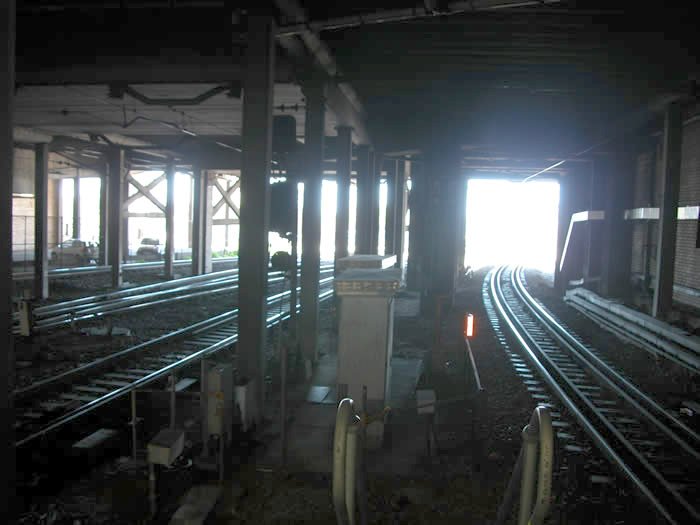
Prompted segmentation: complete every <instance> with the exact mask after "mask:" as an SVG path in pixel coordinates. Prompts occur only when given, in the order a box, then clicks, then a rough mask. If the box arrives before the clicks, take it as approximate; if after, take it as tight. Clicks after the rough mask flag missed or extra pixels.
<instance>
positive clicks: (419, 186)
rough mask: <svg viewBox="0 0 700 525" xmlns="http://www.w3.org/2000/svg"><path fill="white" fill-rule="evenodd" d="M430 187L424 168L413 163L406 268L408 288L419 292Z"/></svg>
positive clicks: (421, 281)
mask: <svg viewBox="0 0 700 525" xmlns="http://www.w3.org/2000/svg"><path fill="white" fill-rule="evenodd" d="M427 194H428V185H427V181H426V178H425V173H424V170H423V166H422V165H419V164H416V163H415V162H412V163H411V192H410V193H409V195H408V206H409V209H410V211H411V216H410V223H409V230H408V261H407V262H408V264H407V268H406V286H407V287H408V289H409V290H413V291H417V290H420V289H421V288H422V286H423V276H424V273H423V266H424V264H423V260H424V257H425V255H426V253H425V247H424V242H423V239H424V237H425V235H424V233H423V232H424V231H426V228H427V225H426V220H427V214H426V209H425V207H426V202H427Z"/></svg>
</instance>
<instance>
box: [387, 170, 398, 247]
mask: <svg viewBox="0 0 700 525" xmlns="http://www.w3.org/2000/svg"><path fill="white" fill-rule="evenodd" d="M397 163H398V161H397V160H395V159H387V160H386V161H384V165H385V168H386V214H385V221H384V255H393V254H395V253H396V214H397V211H396V210H397V206H398V202H397V201H396V187H397V183H396V179H397Z"/></svg>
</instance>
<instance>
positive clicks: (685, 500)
mask: <svg viewBox="0 0 700 525" xmlns="http://www.w3.org/2000/svg"><path fill="white" fill-rule="evenodd" d="M488 279H489V280H490V282H489V289H490V294H491V296H492V300H493V304H494V305H495V308H496V310H497V311H498V314H499V315H500V317H501V319H502V320H503V322H504V323H505V324H506V325H507V326H508V328H509V330H510V332H511V333H512V335H513V336H514V338H515V339H516V340H517V342H518V343H519V345H520V347H521V348H522V354H523V355H524V356H525V358H526V359H527V360H528V361H529V362H530V364H531V365H532V367H533V368H534V369H535V371H536V372H537V374H538V375H539V376H540V377H541V378H542V380H543V382H544V383H546V385H547V390H548V391H550V392H551V393H552V396H553V397H554V398H557V400H558V402H559V403H560V404H561V405H562V406H563V407H565V409H566V411H567V412H568V413H569V414H570V415H571V416H572V417H573V418H574V419H575V421H576V423H577V424H578V426H580V427H581V429H582V430H583V431H584V432H585V433H586V434H587V436H588V437H589V438H590V440H591V441H592V442H593V443H594V444H595V446H596V447H597V448H598V449H599V450H600V452H601V453H602V455H603V456H604V457H605V458H606V459H607V460H608V461H609V462H610V463H611V464H612V465H613V466H614V467H616V469H617V471H618V472H619V473H620V474H621V475H622V476H624V477H625V478H626V479H627V480H628V481H629V482H630V483H631V484H632V486H633V487H634V488H635V490H637V491H638V492H641V493H642V494H643V495H644V496H645V497H646V499H647V500H648V501H649V502H650V503H651V505H652V506H653V507H654V509H655V510H656V511H657V512H658V513H659V515H660V516H661V517H663V519H664V520H665V521H666V522H667V523H673V524H679V525H680V524H687V523H697V522H698V521H700V514H699V510H698V504H699V503H700V479H699V476H698V473H699V472H700V436H699V435H698V434H697V433H696V432H695V431H694V430H693V429H691V428H689V427H688V426H687V425H686V424H685V423H684V422H682V421H680V420H679V419H678V418H676V417H675V416H674V415H673V414H671V413H670V412H669V411H668V410H666V409H665V408H664V407H662V406H660V405H659V404H658V403H657V402H656V401H655V400H653V399H652V398H651V397H649V396H648V395H646V394H645V393H644V392H643V391H641V390H640V389H639V388H638V387H637V386H635V385H634V384H632V382H631V381H630V380H629V379H627V378H626V377H625V376H624V375H623V374H621V373H620V372H618V371H616V370H615V369H614V368H613V367H611V366H610V365H608V364H607V363H606V362H605V361H604V359H603V358H601V356H600V355H598V353H597V352H596V350H595V349H593V348H590V347H588V346H587V345H586V344H585V343H583V341H582V340H581V339H579V338H578V337H577V336H576V335H574V334H572V333H571V331H570V330H568V329H567V327H566V326H565V325H563V324H562V323H561V322H560V321H558V320H557V319H556V318H555V317H554V316H553V315H552V314H551V313H549V311H548V310H547V309H546V308H544V307H543V306H542V305H541V304H539V303H538V302H537V301H536V300H535V299H534V298H533V297H532V296H531V295H530V294H529V292H528V291H527V288H526V286H525V283H524V272H523V270H522V268H517V269H512V268H505V267H501V268H498V269H497V270H494V271H492V272H491V274H490V277H489V278H488Z"/></svg>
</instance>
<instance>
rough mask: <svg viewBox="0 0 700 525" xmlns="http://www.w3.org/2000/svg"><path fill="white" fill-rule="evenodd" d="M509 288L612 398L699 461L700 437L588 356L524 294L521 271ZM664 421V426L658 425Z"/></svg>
mask: <svg viewBox="0 0 700 525" xmlns="http://www.w3.org/2000/svg"><path fill="white" fill-rule="evenodd" d="M512 282H513V286H514V287H515V290H516V292H517V293H518V295H519V296H520V297H521V298H522V300H523V303H524V304H525V306H527V308H528V309H529V310H530V312H531V313H532V315H534V316H535V317H536V318H537V319H538V320H539V321H540V322H541V323H542V324H544V325H545V326H547V327H548V328H550V332H551V333H552V335H554V337H555V338H556V339H557V340H558V341H560V342H561V343H562V344H564V345H566V346H568V347H569V348H570V349H571V351H572V353H573V355H574V356H575V357H576V358H577V360H578V361H579V362H580V363H582V364H583V365H584V366H586V367H588V368H589V369H590V371H591V372H592V373H593V374H594V375H595V376H596V378H597V379H598V380H599V381H600V382H602V383H603V384H605V385H606V386H607V387H608V388H610V389H611V390H613V391H614V392H615V393H616V394H618V395H619V396H621V397H623V398H624V399H625V400H626V401H627V402H628V403H630V404H631V405H632V406H633V407H634V408H635V409H636V410H637V411H639V413H641V414H643V415H644V416H645V417H646V418H647V419H649V420H650V421H652V422H653V423H654V424H655V425H656V427H657V428H658V429H659V430H660V431H661V432H663V433H664V434H666V435H667V436H668V437H669V438H670V439H672V440H673V441H675V442H676V443H677V444H678V445H679V446H680V447H681V448H683V449H684V450H685V451H686V452H688V453H689V454H690V455H692V456H693V457H694V458H695V459H700V451H699V450H698V448H697V447H699V446H700V435H699V434H698V433H697V432H695V431H694V430H693V429H691V428H690V427H689V426H688V425H686V424H685V423H683V421H681V420H680V419H678V418H677V417H675V416H674V415H673V414H671V413H670V412H669V411H668V410H666V409H664V408H663V407H662V406H661V405H660V404H659V403H657V402H656V401H655V400H654V399H652V398H651V397H649V396H648V395H646V394H645V393H644V392H642V391H641V390H640V389H639V388H637V386H636V385H634V384H633V383H632V382H630V381H629V380H627V379H626V378H624V377H622V375H621V374H619V373H618V372H617V371H616V370H614V369H613V368H612V367H611V366H609V365H608V364H607V363H605V362H604V361H603V360H602V359H600V358H599V357H598V356H597V355H595V354H594V353H593V352H591V350H590V349H588V348H587V347H586V345H584V344H583V343H581V341H579V340H578V339H577V338H575V337H574V336H573V335H572V334H571V333H570V332H569V331H568V330H566V328H564V327H563V326H562V325H561V323H559V322H558V321H557V320H556V319H554V317H552V315H551V314H550V313H549V312H548V311H547V310H546V309H545V308H544V307H543V306H542V305H541V304H539V303H538V302H537V301H536V300H535V298H534V297H533V296H532V295H531V294H530V292H528V290H527V288H526V287H525V285H524V283H523V268H522V267H518V268H517V269H516V271H515V272H514V273H513V278H512ZM661 420H664V421H666V422H667V423H664V422H662V421H661ZM668 425H672V426H674V427H677V428H678V429H680V430H682V431H683V433H684V434H685V435H686V437H687V438H689V439H690V440H692V441H693V445H691V444H689V443H688V442H687V441H686V440H685V439H683V438H681V437H680V436H678V434H676V433H675V432H673V430H671V428H669V426H668Z"/></svg>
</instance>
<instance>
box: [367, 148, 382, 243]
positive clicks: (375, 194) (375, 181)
mask: <svg viewBox="0 0 700 525" xmlns="http://www.w3.org/2000/svg"><path fill="white" fill-rule="evenodd" d="M372 158H373V161H374V165H373V169H372V171H371V173H372V227H371V234H370V235H371V237H370V241H369V253H371V254H378V253H379V184H380V181H381V174H382V166H383V164H384V156H383V155H382V154H381V153H379V152H377V151H375V152H374V155H373V156H372Z"/></svg>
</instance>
